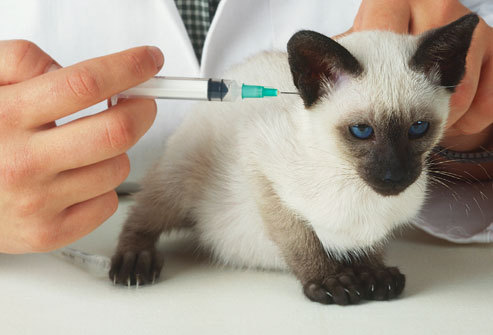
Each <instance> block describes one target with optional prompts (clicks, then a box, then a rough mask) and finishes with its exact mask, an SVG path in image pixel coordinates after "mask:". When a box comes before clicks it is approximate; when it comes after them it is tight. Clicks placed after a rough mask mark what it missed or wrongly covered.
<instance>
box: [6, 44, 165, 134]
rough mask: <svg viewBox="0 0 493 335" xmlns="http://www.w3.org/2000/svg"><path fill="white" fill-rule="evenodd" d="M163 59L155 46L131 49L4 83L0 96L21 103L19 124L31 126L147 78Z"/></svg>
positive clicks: (13, 104)
mask: <svg viewBox="0 0 493 335" xmlns="http://www.w3.org/2000/svg"><path fill="white" fill-rule="evenodd" d="M163 61H164V58H163V55H162V53H161V52H160V51H159V49H157V48H154V47H138V48H133V49H129V50H125V51H122V52H119V53H116V54H112V55H108V56H104V57H99V58H94V59H91V60H88V61H84V62H82V63H79V64H76V65H73V66H69V67H66V68H63V69H60V70H58V71H54V72H50V73H46V74H45V75H42V76H39V77H36V78H33V79H31V80H29V81H25V82H22V83H18V84H15V85H10V86H6V87H4V88H2V90H0V99H1V101H4V102H5V103H6V104H7V105H10V106H14V107H15V106H22V107H23V111H22V112H21V117H20V118H21V120H20V123H21V124H22V125H24V126H25V127H31V128H34V127H38V126H40V125H43V124H45V123H48V122H50V121H55V120H57V119H59V118H61V117H64V116H66V115H69V114H71V113H74V112H76V111H79V110H82V109H84V108H87V107H89V106H92V105H94V104H96V103H98V102H100V101H103V100H105V99H107V98H109V97H110V96H113V95H115V94H116V93H119V92H121V91H123V90H125V89H128V88H130V87H133V86H135V85H137V84H139V83H141V82H143V81H145V80H147V79H149V78H150V77H152V76H153V75H154V74H156V73H157V72H158V71H159V69H160V68H161V66H162V64H163ZM26 107H28V108H26Z"/></svg>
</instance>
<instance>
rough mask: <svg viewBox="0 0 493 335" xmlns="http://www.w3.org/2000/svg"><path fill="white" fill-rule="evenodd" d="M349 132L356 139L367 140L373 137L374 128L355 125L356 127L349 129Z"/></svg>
mask: <svg viewBox="0 0 493 335" xmlns="http://www.w3.org/2000/svg"><path fill="white" fill-rule="evenodd" d="M349 131H350V132H351V134H353V136H354V137H356V138H359V139H360V140H366V139H368V138H370V136H371V135H373V128H372V127H370V126H369V125H367V124H355V125H354V126H350V127H349Z"/></svg>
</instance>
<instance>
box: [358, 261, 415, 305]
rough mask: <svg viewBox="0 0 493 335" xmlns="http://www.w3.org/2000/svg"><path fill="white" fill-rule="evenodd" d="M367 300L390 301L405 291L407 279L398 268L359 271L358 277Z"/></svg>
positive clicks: (363, 269)
mask: <svg viewBox="0 0 493 335" xmlns="http://www.w3.org/2000/svg"><path fill="white" fill-rule="evenodd" d="M356 276H357V277H358V279H359V281H360V284H361V287H362V289H363V291H362V293H363V295H364V298H365V299H367V300H390V299H394V298H396V297H397V296H399V295H400V294H401V293H402V291H403V290H404V286H405V284H406V277H405V276H404V275H403V274H402V273H401V272H400V271H399V269H398V268H396V267H386V268H376V269H375V268H370V267H364V268H362V269H358V271H357V275H356Z"/></svg>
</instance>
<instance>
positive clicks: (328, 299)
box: [303, 273, 362, 305]
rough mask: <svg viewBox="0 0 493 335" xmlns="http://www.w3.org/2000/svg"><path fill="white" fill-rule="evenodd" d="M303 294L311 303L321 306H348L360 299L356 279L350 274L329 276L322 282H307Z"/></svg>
mask: <svg viewBox="0 0 493 335" xmlns="http://www.w3.org/2000/svg"><path fill="white" fill-rule="evenodd" d="M303 292H304V293H305V295H306V296H307V297H308V299H310V300H311V301H315V302H319V303H322V304H337V305H350V304H357V303H359V302H360V300H361V299H362V296H361V289H360V286H359V284H358V279H357V278H356V277H355V276H354V274H351V273H340V274H335V275H333V276H330V277H328V278H326V279H325V280H323V282H321V283H318V282H308V283H306V284H305V285H304V286H303Z"/></svg>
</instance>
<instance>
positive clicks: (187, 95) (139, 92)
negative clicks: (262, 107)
mask: <svg viewBox="0 0 493 335" xmlns="http://www.w3.org/2000/svg"><path fill="white" fill-rule="evenodd" d="M279 94H298V93H296V92H281V91H279V90H277V89H275V88H270V87H264V86H258V85H245V84H241V85H239V84H238V83H237V82H236V81H234V80H227V79H212V78H178V77H159V76H157V77H154V78H151V79H149V80H148V81H146V82H144V83H142V84H140V85H137V86H135V87H132V88H130V89H128V90H126V91H123V92H121V93H120V94H117V95H114V96H112V97H111V105H115V104H116V102H117V101H118V98H153V99H180V100H208V101H235V100H238V99H239V98H242V99H246V98H264V97H276V96H278V95H279Z"/></svg>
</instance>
